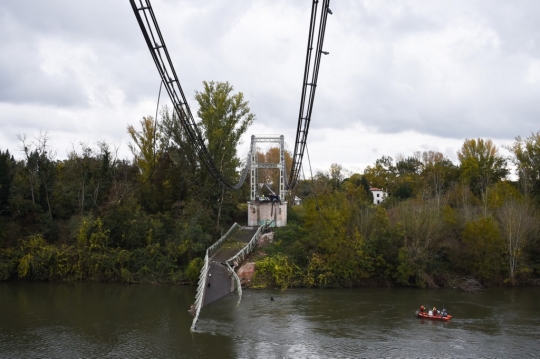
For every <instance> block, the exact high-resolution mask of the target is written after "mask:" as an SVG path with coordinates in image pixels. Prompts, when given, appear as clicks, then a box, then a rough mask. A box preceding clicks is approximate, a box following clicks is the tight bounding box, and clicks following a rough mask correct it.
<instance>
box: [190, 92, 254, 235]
mask: <svg viewBox="0 0 540 359" xmlns="http://www.w3.org/2000/svg"><path fill="white" fill-rule="evenodd" d="M203 86H204V89H203V91H201V92H199V91H196V92H195V99H196V100H197V102H198V103H199V110H198V111H197V116H198V117H199V120H200V121H199V122H198V126H199V128H200V129H201V130H202V133H203V137H204V140H205V142H206V146H207V148H208V152H209V153H210V156H211V157H212V159H213V161H214V163H215V165H216V166H217V169H218V171H220V172H221V173H222V175H223V176H224V177H225V178H226V179H228V180H229V181H230V182H235V181H237V180H238V171H237V169H238V167H239V166H240V164H241V160H240V158H238V156H237V146H238V145H239V143H240V139H241V137H242V135H243V134H244V133H245V132H246V131H247V129H248V127H249V126H250V125H251V124H252V123H253V121H254V120H255V115H254V114H252V113H251V112H250V109H249V106H248V102H247V101H246V100H245V99H244V94H243V93H242V92H238V93H236V94H235V93H233V91H234V88H233V86H231V85H230V84H229V83H228V82H214V81H210V82H207V81H203ZM213 183H214V184H213V185H211V187H213V188H212V193H213V194H214V195H213V196H212V197H213V198H214V200H213V203H217V220H216V229H219V228H220V220H221V217H222V210H223V208H224V205H228V207H229V208H231V207H232V206H231V204H232V203H231V200H232V199H233V198H234V197H233V196H226V195H225V188H224V187H222V188H219V187H218V186H217V184H216V183H215V182H213ZM216 194H217V196H216Z"/></svg>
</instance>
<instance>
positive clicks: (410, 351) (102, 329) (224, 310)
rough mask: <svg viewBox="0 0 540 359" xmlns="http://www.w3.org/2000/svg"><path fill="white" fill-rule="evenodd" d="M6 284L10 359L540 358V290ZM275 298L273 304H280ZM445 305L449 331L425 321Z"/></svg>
mask: <svg viewBox="0 0 540 359" xmlns="http://www.w3.org/2000/svg"><path fill="white" fill-rule="evenodd" d="M194 294H195V292H194V288H191V287H183V286H168V285H166V286H158V285H129V286H126V285H113V284H89V283H75V284H63V283H61V284H57V283H53V284H50V283H0V358H75V357H77V358H135V357H141V358H143V357H144V358H329V357H330V358H331V357H336V358H344V357H345V358H355V357H360V358H361V357H368V358H381V357H383V358H384V357H388V358H397V357H401V358H431V357H438V358H485V357H495V358H522V357H537V356H539V355H540V306H539V303H538V302H539V301H538V299H539V298H540V288H518V289H505V288H496V289H489V290H486V291H484V292H482V293H477V294H469V293H463V292H458V291H453V290H418V289H385V288H360V289H350V290H287V291H285V292H281V291H270V290H267V291H253V290H245V291H244V296H243V299H242V302H241V304H240V305H237V299H238V297H237V296H236V293H233V294H232V295H230V296H227V297H225V298H223V299H221V300H219V301H217V302H215V303H212V304H211V305H209V306H208V307H205V308H204V309H203V311H202V315H201V318H200V321H199V323H198V325H197V331H196V332H195V333H190V331H189V327H190V324H191V319H192V318H191V316H190V315H189V314H188V313H187V309H188V308H189V306H190V305H191V304H192V302H193V299H194ZM271 296H273V297H274V299H275V300H274V301H270V297H271ZM420 305H424V306H426V307H433V306H437V307H438V308H442V307H443V305H444V306H445V307H446V308H447V309H448V312H449V313H450V314H452V315H453V316H454V317H453V319H452V320H451V321H450V322H448V323H442V322H432V321H427V320H419V319H416V318H415V317H414V311H415V310H416V309H417V308H418V307H419V306H420Z"/></svg>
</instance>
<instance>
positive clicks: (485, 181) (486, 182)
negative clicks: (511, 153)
mask: <svg viewBox="0 0 540 359" xmlns="http://www.w3.org/2000/svg"><path fill="white" fill-rule="evenodd" d="M457 155H458V158H459V161H460V164H461V177H462V180H463V181H464V182H465V183H467V184H468V185H469V186H470V188H471V191H473V193H474V194H475V195H477V196H479V197H481V199H482V201H483V204H484V216H485V217H487V205H488V189H489V187H490V185H491V184H493V183H496V182H498V181H500V180H501V179H502V178H504V177H505V176H506V175H507V174H508V169H507V168H506V160H505V159H504V158H503V157H502V156H501V155H499V150H498V149H497V147H496V146H495V145H494V144H493V142H492V141H491V140H483V139H481V138H479V139H477V140H475V139H471V140H469V139H466V140H465V142H464V143H463V146H462V147H461V150H459V151H458V153H457Z"/></svg>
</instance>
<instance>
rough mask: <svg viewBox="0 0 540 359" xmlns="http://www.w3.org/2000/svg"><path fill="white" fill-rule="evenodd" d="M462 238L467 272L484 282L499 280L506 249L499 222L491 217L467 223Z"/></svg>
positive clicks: (463, 257)
mask: <svg viewBox="0 0 540 359" xmlns="http://www.w3.org/2000/svg"><path fill="white" fill-rule="evenodd" d="M462 237H463V244H464V247H463V250H464V252H463V256H462V260H463V262H462V263H463V266H464V269H465V271H466V272H468V273H470V274H472V275H473V276H475V277H476V278H478V279H480V280H483V281H496V280H497V279H499V278H500V276H501V274H502V273H503V269H504V254H505V248H504V242H503V240H502V238H501V233H500V231H499V227H498V225H497V222H495V220H494V219H493V218H491V217H489V218H479V219H478V220H475V221H470V222H467V223H466V224H465V228H464V230H463V234H462Z"/></svg>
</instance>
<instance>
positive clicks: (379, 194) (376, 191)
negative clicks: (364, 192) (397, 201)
mask: <svg viewBox="0 0 540 359" xmlns="http://www.w3.org/2000/svg"><path fill="white" fill-rule="evenodd" d="M369 190H370V191H371V193H372V194H373V204H381V203H383V202H384V200H385V199H386V198H387V197H388V192H385V191H384V190H382V189H380V188H370V189H369Z"/></svg>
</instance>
